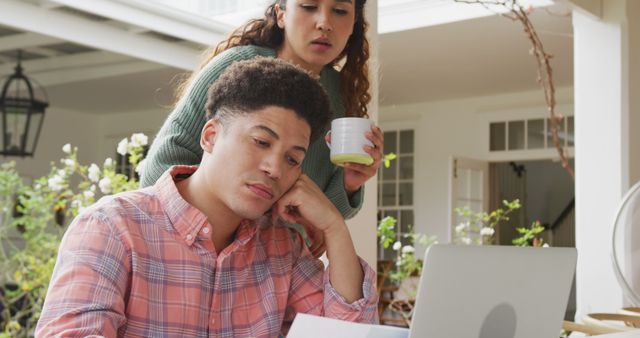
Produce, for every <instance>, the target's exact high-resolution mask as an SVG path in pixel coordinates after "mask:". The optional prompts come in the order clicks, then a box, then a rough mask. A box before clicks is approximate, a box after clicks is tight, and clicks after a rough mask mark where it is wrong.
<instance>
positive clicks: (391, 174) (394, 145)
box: [378, 129, 415, 260]
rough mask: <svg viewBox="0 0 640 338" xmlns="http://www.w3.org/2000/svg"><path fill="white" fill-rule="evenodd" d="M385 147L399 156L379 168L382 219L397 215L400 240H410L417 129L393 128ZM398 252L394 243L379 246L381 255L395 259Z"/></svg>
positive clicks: (387, 135) (386, 151)
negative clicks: (392, 246) (387, 165)
mask: <svg viewBox="0 0 640 338" xmlns="http://www.w3.org/2000/svg"><path fill="white" fill-rule="evenodd" d="M384 151H385V153H386V154H388V153H395V154H396V155H397V158H396V159H395V160H393V161H391V166H390V167H389V168H385V167H384V165H383V166H381V167H380V171H379V172H378V221H379V220H381V219H382V218H384V217H387V216H392V217H394V218H395V219H396V221H397V223H396V235H397V240H399V241H401V242H402V244H403V245H407V244H413V243H409V242H408V241H409V240H408V239H405V238H403V237H402V234H404V233H407V232H409V231H410V229H411V228H412V227H413V224H414V207H413V200H414V198H413V197H414V196H413V187H414V157H415V154H414V153H415V151H414V131H413V130H412V129H397V130H389V131H386V132H385V133H384ZM397 254H398V252H396V251H394V250H393V249H392V248H391V247H389V248H387V249H384V248H383V247H382V246H380V247H379V250H378V257H379V258H380V259H385V260H395V259H396V258H397V256H396V255H397Z"/></svg>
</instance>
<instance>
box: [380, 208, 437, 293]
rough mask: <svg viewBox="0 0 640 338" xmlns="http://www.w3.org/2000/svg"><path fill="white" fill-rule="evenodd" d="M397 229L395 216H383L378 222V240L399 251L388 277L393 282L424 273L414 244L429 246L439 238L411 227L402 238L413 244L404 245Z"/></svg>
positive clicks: (384, 245) (381, 243) (384, 246)
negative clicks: (417, 231) (418, 231)
mask: <svg viewBox="0 0 640 338" xmlns="http://www.w3.org/2000/svg"><path fill="white" fill-rule="evenodd" d="M395 229H396V219H395V218H393V217H391V216H387V217H385V218H383V219H382V220H381V221H380V223H379V224H378V242H379V243H380V245H382V247H383V248H385V249H387V248H389V247H390V246H391V247H392V248H393V250H394V251H397V252H398V258H397V260H396V264H395V268H394V269H393V270H392V271H391V273H390V274H389V275H388V277H389V279H390V280H391V281H393V282H399V281H401V280H403V279H405V278H407V277H409V276H416V275H420V273H422V261H421V260H419V259H418V258H416V255H415V247H414V246H416V245H417V246H420V247H423V248H427V247H429V246H430V245H432V244H434V243H437V240H436V237H435V236H428V235H425V234H417V233H415V232H414V231H413V227H410V230H409V232H408V233H405V234H402V238H405V239H407V241H406V242H409V243H412V244H407V245H402V242H401V241H400V240H398V237H397V233H396V230H395ZM392 243H393V245H392Z"/></svg>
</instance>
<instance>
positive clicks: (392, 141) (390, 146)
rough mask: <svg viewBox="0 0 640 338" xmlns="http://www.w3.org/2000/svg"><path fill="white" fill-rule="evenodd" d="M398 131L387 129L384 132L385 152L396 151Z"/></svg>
mask: <svg viewBox="0 0 640 338" xmlns="http://www.w3.org/2000/svg"><path fill="white" fill-rule="evenodd" d="M397 135H398V133H397V132H395V131H388V132H385V133H384V151H385V153H396V154H397V153H398V140H397Z"/></svg>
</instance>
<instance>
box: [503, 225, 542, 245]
mask: <svg viewBox="0 0 640 338" xmlns="http://www.w3.org/2000/svg"><path fill="white" fill-rule="evenodd" d="M544 230H545V229H544V227H543V226H542V225H541V224H540V221H535V222H533V223H531V227H529V228H516V231H518V233H519V234H520V237H518V238H514V239H513V241H511V243H513V245H515V246H548V245H547V244H545V243H544V240H543V239H542V238H540V237H538V235H539V234H540V233H542V232H543V231H544Z"/></svg>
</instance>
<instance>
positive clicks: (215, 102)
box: [206, 57, 331, 141]
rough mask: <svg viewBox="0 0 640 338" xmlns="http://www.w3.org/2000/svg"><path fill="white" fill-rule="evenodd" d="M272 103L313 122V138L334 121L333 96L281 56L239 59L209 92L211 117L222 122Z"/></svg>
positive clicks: (209, 115)
mask: <svg viewBox="0 0 640 338" xmlns="http://www.w3.org/2000/svg"><path fill="white" fill-rule="evenodd" d="M269 106H276V107H281V108H286V109H291V110H293V111H294V112H295V113H296V115H297V116H298V117H300V118H302V119H303V120H305V121H306V122H307V123H308V124H309V127H310V128H311V141H315V140H316V139H317V138H318V137H319V136H320V135H322V134H323V132H324V130H326V128H327V125H328V123H329V121H330V120H331V109H330V107H329V97H328V96H327V94H326V92H325V91H324V89H323V88H322V86H321V85H320V82H319V81H318V80H317V79H316V78H315V76H314V75H311V74H310V73H309V72H307V71H306V70H304V69H302V68H299V67H297V66H294V65H292V64H290V63H288V62H286V61H284V60H280V59H275V58H266V57H257V58H254V59H250V60H245V61H238V62H235V63H233V64H232V65H231V66H229V67H228V68H227V69H225V71H224V72H223V73H222V74H221V75H220V77H219V78H218V79H217V80H216V81H215V82H214V83H213V84H212V85H211V87H209V91H208V93H207V104H206V109H207V119H217V120H219V121H220V122H221V123H222V124H224V123H225V122H226V121H228V120H229V119H230V118H232V117H234V116H236V115H239V114H250V113H252V112H254V111H256V110H260V109H263V108H266V107H269Z"/></svg>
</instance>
